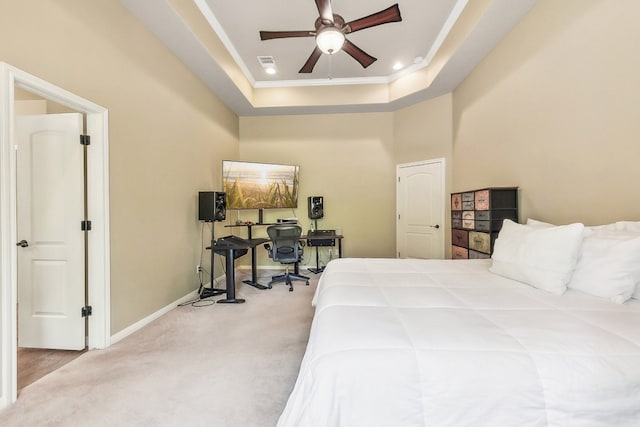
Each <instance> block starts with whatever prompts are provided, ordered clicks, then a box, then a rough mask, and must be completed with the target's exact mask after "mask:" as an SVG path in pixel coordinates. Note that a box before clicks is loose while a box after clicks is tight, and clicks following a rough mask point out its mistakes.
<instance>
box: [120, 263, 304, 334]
mask: <svg viewBox="0 0 640 427" xmlns="http://www.w3.org/2000/svg"><path fill="white" fill-rule="evenodd" d="M300 267H302V266H300ZM236 269H237V270H248V271H251V266H250V265H247V266H238V267H236ZM259 269H261V270H263V269H264V270H282V269H283V266H282V265H280V264H273V265H269V266H260V267H259ZM225 280H226V276H225V275H224V274H223V275H222V276H219V277H216V282H219V283H224V281H225ZM208 285H209V283H207V284H205V286H208ZM197 297H198V291H197V290H194V291H193V292H189V293H188V294H187V295H185V296H183V297H182V298H180V299H178V300H176V301H174V302H172V303H171V304H169V305H167V306H165V307H163V308H161V309H160V310H158V311H156V312H155V313H151V314H150V315H148V316H147V317H145V318H144V319H140V320H139V321H137V322H136V323H134V324H132V325H130V326H128V327H126V328H124V329H123V330H121V331H120V332H118V333H116V334H114V335H111V343H110V344H115V343H117V342H118V341H121V340H123V339H124V338H126V337H128V336H129V335H131V334H133V333H134V332H137V331H139V330H140V329H142V328H144V327H145V326H147V325H148V324H149V323H151V322H153V321H154V320H156V319H158V318H159V317H161V316H163V315H165V314H167V313H168V312H170V311H171V310H173V309H174V308H176V307H177V306H179V305H180V304H182V303H185V302H187V301H191V300H193V299H196V298H197Z"/></svg>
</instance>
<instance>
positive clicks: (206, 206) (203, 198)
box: [198, 191, 227, 222]
mask: <svg viewBox="0 0 640 427" xmlns="http://www.w3.org/2000/svg"><path fill="white" fill-rule="evenodd" d="M226 218H227V194H226V193H223V192H221V191H200V192H199V193H198V219H199V220H200V221H206V222H212V221H224V220H225V219H226Z"/></svg>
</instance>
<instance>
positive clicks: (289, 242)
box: [264, 224, 309, 291]
mask: <svg viewBox="0 0 640 427" xmlns="http://www.w3.org/2000/svg"><path fill="white" fill-rule="evenodd" d="M267 234H268V235H269V239H270V240H271V243H267V244H265V245H264V247H265V249H266V250H267V252H268V253H269V258H271V259H272V260H274V261H278V262H280V263H281V264H285V271H284V274H280V275H278V276H274V277H273V278H272V280H271V282H269V284H268V285H267V287H268V288H271V287H272V286H271V285H272V284H273V283H277V282H285V283H286V284H287V285H289V291H293V284H292V283H291V280H292V279H293V280H304V281H305V282H306V285H307V286H309V278H308V277H306V276H300V275H298V274H294V273H289V264H296V263H298V262H300V261H301V260H302V254H303V248H302V244H301V243H300V236H301V235H302V228H301V227H300V226H299V225H293V224H282V225H270V226H269V227H267Z"/></svg>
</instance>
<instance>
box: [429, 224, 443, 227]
mask: <svg viewBox="0 0 640 427" xmlns="http://www.w3.org/2000/svg"><path fill="white" fill-rule="evenodd" d="M429 227H431V228H440V224H436V225H430V226H429Z"/></svg>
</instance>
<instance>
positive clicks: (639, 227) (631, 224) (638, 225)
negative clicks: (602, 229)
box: [615, 221, 640, 233]
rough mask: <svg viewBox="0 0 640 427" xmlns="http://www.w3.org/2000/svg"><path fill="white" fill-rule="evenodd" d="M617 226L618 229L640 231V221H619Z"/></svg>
mask: <svg viewBox="0 0 640 427" xmlns="http://www.w3.org/2000/svg"><path fill="white" fill-rule="evenodd" d="M615 226H616V230H618V231H630V232H632V233H640V221H618V222H616V224H615Z"/></svg>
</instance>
